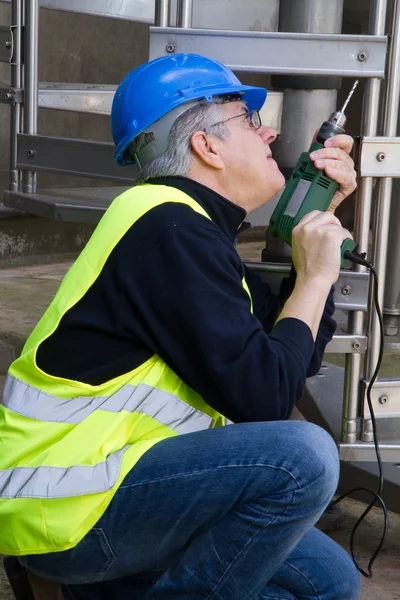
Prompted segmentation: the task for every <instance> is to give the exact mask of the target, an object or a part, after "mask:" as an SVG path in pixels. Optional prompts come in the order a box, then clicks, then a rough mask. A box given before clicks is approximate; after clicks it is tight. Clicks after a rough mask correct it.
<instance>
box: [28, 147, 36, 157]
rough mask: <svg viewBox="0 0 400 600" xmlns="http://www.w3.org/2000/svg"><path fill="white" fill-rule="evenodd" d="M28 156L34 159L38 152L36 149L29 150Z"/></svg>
mask: <svg viewBox="0 0 400 600" xmlns="http://www.w3.org/2000/svg"><path fill="white" fill-rule="evenodd" d="M28 156H29V158H33V157H34V156H36V150H34V149H31V150H28Z"/></svg>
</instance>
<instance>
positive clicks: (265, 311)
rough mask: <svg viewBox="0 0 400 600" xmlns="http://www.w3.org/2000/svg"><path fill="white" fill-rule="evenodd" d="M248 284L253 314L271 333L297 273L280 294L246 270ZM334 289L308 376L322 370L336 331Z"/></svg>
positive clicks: (281, 286) (287, 279)
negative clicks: (276, 293) (324, 357)
mask: <svg viewBox="0 0 400 600" xmlns="http://www.w3.org/2000/svg"><path fill="white" fill-rule="evenodd" d="M246 281H247V283H248V286H249V288H250V291H251V295H252V297H253V304H254V314H255V315H256V316H257V317H258V319H259V320H260V321H261V323H262V324H263V327H264V330H265V331H266V332H267V333H269V332H270V331H271V329H272V327H273V324H274V323H275V321H276V319H277V317H278V315H279V313H280V312H281V310H282V308H283V306H284V304H285V302H286V300H287V299H288V298H289V296H290V295H291V293H292V292H293V288H294V285H295V283H296V271H295V269H294V267H293V266H292V269H291V271H290V275H289V276H288V277H285V278H284V279H283V280H282V282H281V285H280V289H279V293H278V295H274V294H273V293H272V291H271V288H270V286H269V285H268V284H267V283H266V282H264V281H263V280H262V279H261V277H260V276H259V275H257V273H254V272H253V271H251V270H250V269H248V268H246ZM334 292H335V288H334V287H332V288H331V290H330V292H329V295H328V298H327V300H326V304H325V308H324V312H323V314H322V317H321V322H320V326H319V329H318V333H317V337H316V339H315V345H314V352H313V355H312V357H311V360H310V363H309V365H308V367H307V377H312V376H313V375H316V374H317V373H318V371H319V370H320V368H321V364H322V359H323V356H324V352H325V348H326V346H327V344H328V343H329V342H330V341H331V340H332V338H333V335H334V333H335V331H336V326H337V324H336V321H335V320H334V319H333V314H334V312H335V302H334Z"/></svg>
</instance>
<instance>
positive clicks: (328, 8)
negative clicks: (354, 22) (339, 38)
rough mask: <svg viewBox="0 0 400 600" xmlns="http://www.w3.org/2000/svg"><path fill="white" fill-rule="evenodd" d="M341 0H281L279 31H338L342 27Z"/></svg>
mask: <svg viewBox="0 0 400 600" xmlns="http://www.w3.org/2000/svg"><path fill="white" fill-rule="evenodd" d="M342 14H343V0H329V2H326V0H301V1H300V2H299V1H298V0H297V1H295V2H293V0H281V5H280V19H279V29H280V30H281V31H294V32H299V31H310V32H311V31H312V32H314V33H338V32H339V31H341V29H342Z"/></svg>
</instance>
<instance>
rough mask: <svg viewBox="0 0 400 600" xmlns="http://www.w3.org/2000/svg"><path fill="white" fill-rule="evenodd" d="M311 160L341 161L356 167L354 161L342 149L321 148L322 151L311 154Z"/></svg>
mask: <svg viewBox="0 0 400 600" xmlns="http://www.w3.org/2000/svg"><path fill="white" fill-rule="evenodd" d="M310 158H311V160H314V161H315V160H327V159H332V160H340V161H341V162H344V163H346V164H348V165H349V166H351V167H354V161H353V159H352V158H351V156H349V155H348V154H347V153H346V152H345V151H344V150H342V148H321V149H320V150H315V152H311V154H310Z"/></svg>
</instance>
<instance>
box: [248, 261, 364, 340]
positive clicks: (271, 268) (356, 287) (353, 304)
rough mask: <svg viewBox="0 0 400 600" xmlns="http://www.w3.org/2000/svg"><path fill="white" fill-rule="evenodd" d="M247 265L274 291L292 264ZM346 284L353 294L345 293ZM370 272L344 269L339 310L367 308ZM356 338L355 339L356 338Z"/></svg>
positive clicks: (339, 284) (337, 294) (339, 283)
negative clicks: (343, 291)
mask: <svg viewBox="0 0 400 600" xmlns="http://www.w3.org/2000/svg"><path fill="white" fill-rule="evenodd" d="M246 264H247V266H248V267H249V268H250V269H251V270H253V271H254V272H256V273H257V274H258V275H259V276H260V277H261V278H262V279H265V280H266V281H268V283H269V285H270V286H271V289H272V292H273V293H277V292H278V291H279V285H280V282H281V279H282V277H284V276H287V275H288V274H289V273H290V265H288V264H283V263H261V262H251V263H246ZM346 286H350V287H351V290H352V292H351V294H346V295H344V294H343V293H342V291H341V290H342V289H343V288H345V287H346ZM368 286H369V274H368V273H366V272H364V273H355V272H353V271H348V270H347V269H342V270H341V271H340V275H339V279H338V281H337V282H336V284H335V306H336V309H337V310H346V311H347V310H350V311H351V310H364V311H366V310H367V308H368V307H367V298H368ZM362 337H363V334H362V333H361V334H359V335H358V336H356V338H357V339H358V338H360V339H361V338H362ZM356 338H355V339H356Z"/></svg>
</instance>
